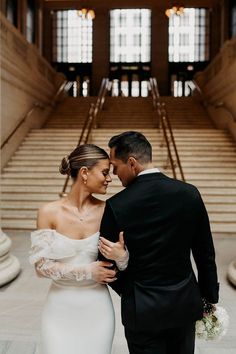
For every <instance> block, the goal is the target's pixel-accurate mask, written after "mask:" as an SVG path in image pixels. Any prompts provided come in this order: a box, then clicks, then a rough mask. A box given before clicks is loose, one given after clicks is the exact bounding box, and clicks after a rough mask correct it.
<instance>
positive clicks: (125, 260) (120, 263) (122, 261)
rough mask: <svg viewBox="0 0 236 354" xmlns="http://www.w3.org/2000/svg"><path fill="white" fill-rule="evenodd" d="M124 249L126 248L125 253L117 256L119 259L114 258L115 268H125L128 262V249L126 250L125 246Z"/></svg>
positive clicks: (121, 269)
mask: <svg viewBox="0 0 236 354" xmlns="http://www.w3.org/2000/svg"><path fill="white" fill-rule="evenodd" d="M125 250H126V253H125V255H124V256H123V257H122V258H119V259H117V260H116V265H117V268H118V269H119V270H120V271H123V270H125V269H126V268H127V266H128V263H129V251H128V249H127V248H125Z"/></svg>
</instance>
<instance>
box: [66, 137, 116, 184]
mask: <svg viewBox="0 0 236 354" xmlns="http://www.w3.org/2000/svg"><path fill="white" fill-rule="evenodd" d="M107 159H109V156H108V154H107V153H106V151H105V150H103V149H102V148H100V147H99V146H96V145H93V144H84V145H80V146H78V147H77V148H75V149H74V150H73V151H72V152H71V153H70V155H68V156H65V157H63V159H62V161H61V165H60V167H59V171H60V173H61V174H62V175H68V176H71V177H72V178H73V179H74V180H75V179H76V178H77V175H78V172H79V170H80V169H81V167H84V166H85V167H87V168H88V169H91V168H93V167H94V166H96V164H97V163H98V161H99V160H107Z"/></svg>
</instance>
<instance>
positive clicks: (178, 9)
mask: <svg viewBox="0 0 236 354" xmlns="http://www.w3.org/2000/svg"><path fill="white" fill-rule="evenodd" d="M165 14H166V16H167V17H170V16H171V15H177V16H181V15H183V14H184V6H182V5H178V4H173V6H172V7H171V6H170V7H169V8H168V9H166V11H165Z"/></svg>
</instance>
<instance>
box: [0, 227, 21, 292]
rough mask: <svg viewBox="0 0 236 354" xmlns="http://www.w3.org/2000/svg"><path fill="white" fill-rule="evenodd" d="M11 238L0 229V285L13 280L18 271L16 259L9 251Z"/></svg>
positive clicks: (18, 264) (18, 265) (18, 266)
mask: <svg viewBox="0 0 236 354" xmlns="http://www.w3.org/2000/svg"><path fill="white" fill-rule="evenodd" d="M10 248H11V240H10V239H9V237H8V236H7V235H6V234H4V232H3V231H2V229H0V286H2V285H4V284H6V283H8V282H10V281H11V280H13V279H14V278H15V277H16V276H17V275H18V274H19V272H20V263H19V261H18V259H17V258H16V257H15V256H13V255H11V254H10V253H9V251H10Z"/></svg>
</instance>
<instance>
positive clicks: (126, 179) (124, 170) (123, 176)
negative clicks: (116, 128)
mask: <svg viewBox="0 0 236 354" xmlns="http://www.w3.org/2000/svg"><path fill="white" fill-rule="evenodd" d="M110 163H111V164H112V166H113V174H114V175H117V176H118V177H119V179H120V181H121V183H122V185H123V186H124V187H126V186H128V184H129V183H130V182H132V181H133V179H134V178H135V175H134V173H133V171H132V169H131V167H130V164H129V162H126V163H125V162H123V161H122V160H120V159H117V158H116V157H115V148H111V150H110Z"/></svg>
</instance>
